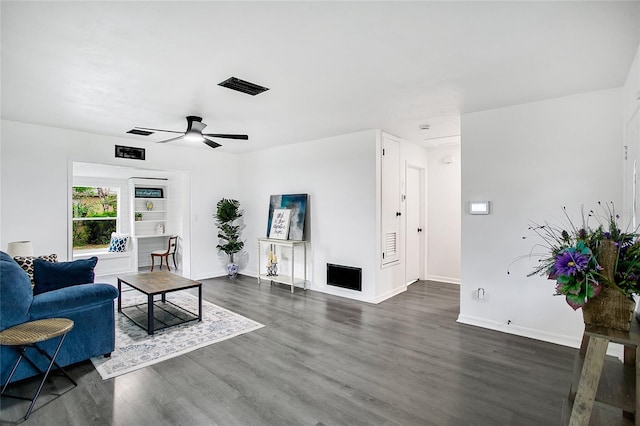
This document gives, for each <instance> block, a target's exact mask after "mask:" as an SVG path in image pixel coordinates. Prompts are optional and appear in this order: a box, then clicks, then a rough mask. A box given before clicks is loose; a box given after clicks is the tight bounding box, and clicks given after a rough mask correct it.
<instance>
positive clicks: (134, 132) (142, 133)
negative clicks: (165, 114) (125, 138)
mask: <svg viewBox="0 0 640 426" xmlns="http://www.w3.org/2000/svg"><path fill="white" fill-rule="evenodd" d="M127 133H131V134H132V135H140V136H149V135H152V134H153V132H148V131H146V130H138V129H131V130H129V131H128V132H127Z"/></svg>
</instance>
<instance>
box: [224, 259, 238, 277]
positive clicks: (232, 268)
mask: <svg viewBox="0 0 640 426" xmlns="http://www.w3.org/2000/svg"><path fill="white" fill-rule="evenodd" d="M227 277H229V279H232V280H235V279H236V278H237V277H238V265H237V264H236V263H233V262H231V263H227Z"/></svg>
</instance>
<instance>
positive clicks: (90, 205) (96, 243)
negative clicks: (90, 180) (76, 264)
mask: <svg viewBox="0 0 640 426" xmlns="http://www.w3.org/2000/svg"><path fill="white" fill-rule="evenodd" d="M118 198H119V189H118V188H101V187H92V186H74V187H73V192H72V203H73V205H72V210H73V250H90V249H102V248H107V247H109V243H110V241H111V233H112V232H117V230H118V229H119V223H118Z"/></svg>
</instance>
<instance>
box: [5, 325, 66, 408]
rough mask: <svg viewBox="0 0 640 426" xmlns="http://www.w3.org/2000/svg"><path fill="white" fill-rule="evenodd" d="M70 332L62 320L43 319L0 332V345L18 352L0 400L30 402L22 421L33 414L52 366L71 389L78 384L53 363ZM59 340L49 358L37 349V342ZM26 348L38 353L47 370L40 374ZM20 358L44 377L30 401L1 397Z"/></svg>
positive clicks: (40, 349)
mask: <svg viewBox="0 0 640 426" xmlns="http://www.w3.org/2000/svg"><path fill="white" fill-rule="evenodd" d="M72 328H73V321H71V320H70V319H66V318H47V319H42V320H36V321H30V322H25V323H22V324H18V325H16V326H13V327H11V328H7V329H6V330H3V331H0V345H3V346H13V347H14V348H15V350H16V351H17V352H18V355H19V356H18V360H17V361H16V363H15V364H14V366H13V368H12V369H11V373H10V374H9V377H8V378H7V381H6V382H5V384H4V385H3V386H2V390H1V391H0V395H1V396H5V397H8V398H17V399H25V400H27V401H31V404H30V405H29V409H28V410H27V414H25V416H24V419H25V420H26V419H27V418H29V415H30V414H31V411H32V410H33V406H34V405H35V403H36V399H38V396H39V395H40V392H41V391H42V387H43V386H44V382H45V381H46V380H47V377H49V373H50V372H51V369H52V367H53V366H54V365H55V366H56V368H58V369H59V370H60V371H61V372H62V373H63V374H64V375H65V376H66V377H67V378H68V379H69V380H70V381H71V383H73V385H74V387H75V386H77V385H78V384H77V383H76V382H75V381H74V380H73V379H72V378H71V377H70V376H69V375H68V374H67V372H66V371H64V369H63V368H62V367H60V366H59V365H58V363H57V362H56V357H57V356H58V352H59V351H60V348H61V347H62V343H63V342H64V338H65V336H66V335H67V333H68V332H69V331H71V329H72ZM58 336H61V337H60V341H59V342H58V346H57V347H56V349H55V351H54V353H53V355H49V354H48V353H47V352H46V351H45V350H43V349H42V348H40V346H38V343H39V342H44V341H47V340H50V339H53V338H55V337H58ZM27 348H33V349H35V350H36V351H37V352H39V353H40V354H41V355H42V356H44V357H45V358H47V359H48V360H49V366H48V368H47V371H45V372H43V371H42V370H40V369H39V368H38V367H36V364H35V363H34V362H33V361H32V360H31V358H29V357H28V356H27V354H26V350H27ZM23 358H26V359H27V361H28V362H29V364H31V365H32V366H33V367H34V368H36V369H37V370H38V371H40V373H41V374H44V377H43V378H42V381H41V382H40V385H39V386H38V390H37V391H36V394H35V395H34V397H33V398H25V397H21V396H15V395H8V394H6V393H5V391H6V389H7V386H9V383H10V382H11V378H12V377H13V375H14V373H15V372H16V370H17V369H18V365H20V361H22V359H23Z"/></svg>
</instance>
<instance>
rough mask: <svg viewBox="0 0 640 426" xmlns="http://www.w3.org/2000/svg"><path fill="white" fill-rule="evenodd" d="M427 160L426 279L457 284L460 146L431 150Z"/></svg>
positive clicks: (458, 272)
mask: <svg viewBox="0 0 640 426" xmlns="http://www.w3.org/2000/svg"><path fill="white" fill-rule="evenodd" d="M428 156H429V166H428V175H427V188H428V190H427V193H428V199H427V241H428V247H427V253H428V257H427V259H428V260H427V279H428V280H434V281H442V282H448V283H454V284H460V220H461V217H460V214H461V212H460V210H461V200H460V190H461V183H460V176H461V161H460V145H452V146H443V147H438V148H430V149H429V150H428ZM445 158H449V159H452V160H453V162H451V163H446V162H445V161H444V159H445Z"/></svg>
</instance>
